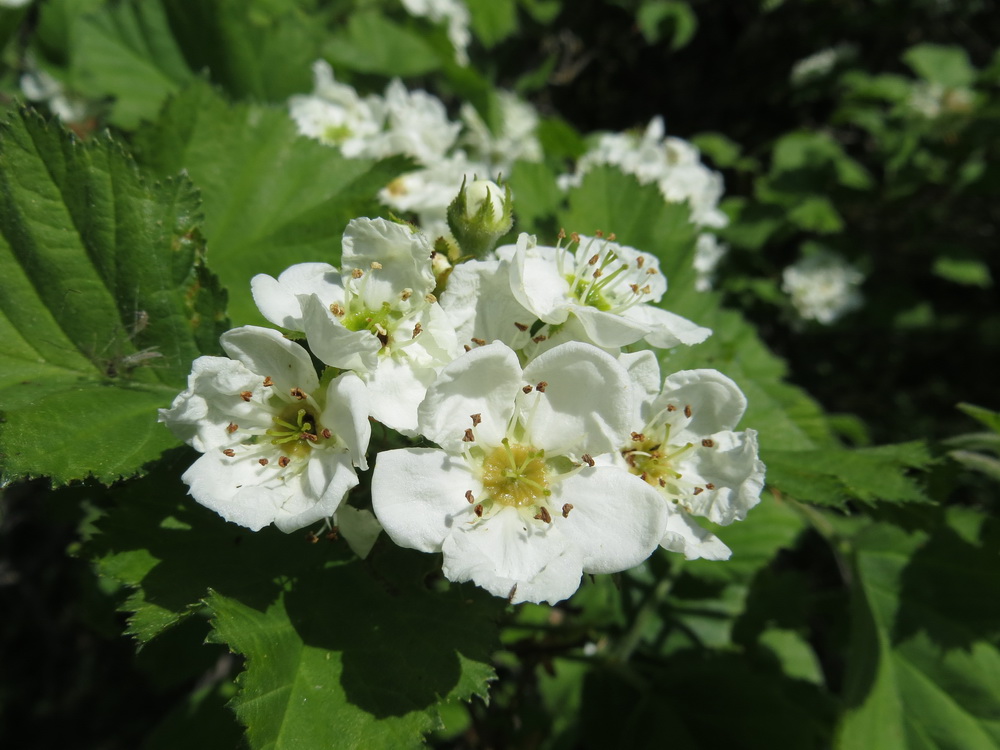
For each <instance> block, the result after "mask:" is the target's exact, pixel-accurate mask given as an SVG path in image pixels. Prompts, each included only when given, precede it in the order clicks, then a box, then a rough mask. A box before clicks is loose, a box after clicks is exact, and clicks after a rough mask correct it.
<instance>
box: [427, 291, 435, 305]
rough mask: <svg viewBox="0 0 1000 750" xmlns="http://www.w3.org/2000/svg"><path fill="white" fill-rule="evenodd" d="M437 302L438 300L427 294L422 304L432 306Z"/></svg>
mask: <svg viewBox="0 0 1000 750" xmlns="http://www.w3.org/2000/svg"><path fill="white" fill-rule="evenodd" d="M437 301H438V298H437V297H435V296H434V295H433V294H430V293H427V294H425V295H424V302H426V303H427V304H428V305H433V304H434V303H435V302H437Z"/></svg>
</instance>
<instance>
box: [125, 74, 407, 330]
mask: <svg viewBox="0 0 1000 750" xmlns="http://www.w3.org/2000/svg"><path fill="white" fill-rule="evenodd" d="M135 146H136V151H137V157H138V159H139V161H140V163H143V164H144V165H146V166H148V167H149V168H150V169H151V170H152V171H153V172H154V173H155V174H159V175H166V174H174V173H176V172H179V171H181V170H185V171H187V173H188V174H190V175H191V177H192V179H193V180H194V181H195V182H196V183H197V184H198V186H199V188H200V189H201V191H202V196H203V199H204V210H205V234H206V238H207V239H208V242H209V246H210V247H211V251H212V269H213V270H214V271H215V272H216V273H218V274H219V276H220V278H221V279H222V280H223V282H224V283H225V284H226V286H227V287H228V288H229V289H230V290H231V293H230V298H231V306H230V311H229V312H230V316H231V317H232V318H233V322H234V323H236V324H243V323H263V322H264V320H263V318H262V317H261V316H260V314H259V313H258V312H257V310H256V308H255V307H254V304H253V299H252V298H251V296H250V279H251V278H252V277H253V276H255V275H256V274H258V273H267V274H271V275H273V276H276V275H277V274H279V273H280V272H281V271H283V270H284V269H285V268H286V267H288V266H289V265H291V264H293V263H299V262H305V261H326V262H329V263H334V264H336V263H337V262H338V261H339V259H340V238H341V235H342V234H343V231H344V227H345V226H346V225H347V222H348V221H350V220H351V219H353V218H355V217H357V216H365V215H375V214H376V213H377V211H378V208H379V206H378V203H377V201H376V200H375V195H376V193H377V191H378V189H379V188H381V187H383V186H385V185H386V184H388V183H389V182H390V181H391V180H392V179H393V178H395V177H396V176H398V175H399V174H401V173H402V172H403V171H405V170H406V168H407V166H408V164H409V163H408V162H407V161H406V160H404V159H390V160H385V161H381V162H374V161H371V160H364V159H346V158H344V157H343V156H341V155H340V152H339V151H338V150H337V149H335V148H331V147H329V146H324V145H321V144H320V143H318V142H316V141H313V140H310V139H307V138H303V137H300V136H298V134H297V132H296V129H295V124H294V123H293V122H292V119H291V117H290V116H289V115H288V113H287V111H285V110H284V109H283V108H277V107H269V106H259V105H249V104H229V103H228V102H226V101H225V100H224V99H223V98H222V97H221V96H220V95H219V94H218V93H217V92H216V91H214V90H213V89H212V88H211V87H210V86H209V85H208V84H206V83H204V82H197V83H195V84H193V85H191V86H190V87H189V88H187V89H186V90H185V91H184V92H182V93H181V94H180V95H178V96H177V97H175V98H173V99H171V100H170V101H169V102H168V103H167V105H166V107H165V108H164V111H163V114H162V116H161V117H160V119H159V121H158V122H157V123H156V124H155V125H150V126H148V127H146V128H144V129H142V130H141V131H140V132H139V133H138V134H137V135H136V140H135Z"/></svg>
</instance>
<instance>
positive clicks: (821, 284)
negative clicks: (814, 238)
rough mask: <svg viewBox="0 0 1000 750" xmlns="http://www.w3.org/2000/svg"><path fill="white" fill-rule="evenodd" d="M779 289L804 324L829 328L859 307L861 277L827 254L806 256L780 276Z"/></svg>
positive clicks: (844, 263)
mask: <svg viewBox="0 0 1000 750" xmlns="http://www.w3.org/2000/svg"><path fill="white" fill-rule="evenodd" d="M781 278H782V283H781V289H782V291H784V292H785V293H786V294H788V295H789V296H790V297H791V299H792V305H794V306H795V309H796V310H797V311H798V313H799V315H800V316H801V317H802V318H803V319H805V320H815V321H817V322H819V323H824V324H830V323H833V322H834V321H836V320H837V319H838V318H840V317H841V316H843V315H844V314H846V313H848V312H850V311H852V310H856V309H857V308H859V307H860V306H861V303H862V297H861V292H860V290H859V287H860V286H861V282H862V281H864V275H863V274H862V273H861V272H860V271H859V270H858V269H856V268H855V267H854V266H852V265H850V264H849V263H848V262H847V261H846V260H844V259H843V258H842V257H841V256H839V255H837V254H835V253H831V252H829V251H825V250H824V251H818V252H815V253H812V254H811V255H807V256H805V257H804V258H802V259H800V260H799V261H797V262H796V263H793V264H792V265H790V266H788V268H786V269H785V270H784V271H782V274H781Z"/></svg>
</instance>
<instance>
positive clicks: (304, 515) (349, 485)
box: [273, 450, 358, 534]
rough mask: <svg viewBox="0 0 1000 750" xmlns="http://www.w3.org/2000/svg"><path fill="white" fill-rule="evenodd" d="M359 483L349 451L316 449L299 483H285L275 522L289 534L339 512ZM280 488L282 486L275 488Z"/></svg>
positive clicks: (277, 490)
mask: <svg viewBox="0 0 1000 750" xmlns="http://www.w3.org/2000/svg"><path fill="white" fill-rule="evenodd" d="M357 486H358V475H357V472H355V471H354V467H353V466H352V465H351V458H350V456H349V455H347V454H346V453H334V452H332V451H325V450H315V451H313V452H312V455H311V456H310V458H309V464H308V465H307V467H306V471H305V472H304V474H303V475H301V482H300V483H299V487H295V485H294V483H289V484H287V485H286V487H285V488H284V489H285V492H284V495H285V497H284V500H283V502H282V503H281V508H280V510H279V512H278V513H277V514H276V515H275V518H274V525H275V526H277V527H278V528H279V529H281V530H282V531H284V532H285V533H286V534H287V533H290V532H292V531H297V530H298V529H302V528H305V527H306V526H309V525H310V524H314V523H316V522H317V521H322V520H323V519H324V518H329V517H330V516H332V515H333V514H334V513H336V511H337V508H339V507H340V504H341V502H342V501H343V499H344V496H345V495H346V494H347V492H348V491H349V490H351V489H353V488H354V487H357ZM273 491H274V492H280V490H279V489H275V490H273Z"/></svg>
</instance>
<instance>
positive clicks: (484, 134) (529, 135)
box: [461, 91, 542, 177]
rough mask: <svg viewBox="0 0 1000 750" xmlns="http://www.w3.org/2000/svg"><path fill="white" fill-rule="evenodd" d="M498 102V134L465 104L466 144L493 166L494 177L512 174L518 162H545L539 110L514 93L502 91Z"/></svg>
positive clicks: (497, 97) (464, 140)
mask: <svg viewBox="0 0 1000 750" xmlns="http://www.w3.org/2000/svg"><path fill="white" fill-rule="evenodd" d="M496 101H497V104H498V105H499V110H500V111H499V115H500V116H499V130H498V132H497V133H495V134H494V133H493V132H492V131H491V130H490V128H489V126H488V125H487V124H486V122H485V121H484V120H483V118H482V117H481V116H480V115H479V113H478V112H477V111H476V108H475V107H473V106H472V105H471V104H469V103H468V102H465V103H463V104H462V110H461V117H462V121H463V122H464V123H465V127H466V133H465V135H464V136H463V138H462V142H463V143H464V144H465V145H466V146H468V148H469V149H470V151H472V153H473V154H475V155H476V156H477V157H478V158H480V159H482V160H484V161H486V162H489V163H490V164H491V165H493V171H492V173H491V176H493V177H496V174H497V173H498V172H499V173H503V174H505V175H507V174H510V171H511V169H512V167H513V165H514V162H516V161H533V162H536V161H541V160H542V144H541V143H540V142H539V140H538V136H537V135H536V131H537V129H538V113H537V112H536V111H535V108H534V107H532V106H531V105H530V104H528V103H527V102H526V101H524V100H522V99H520V98H518V96H517V95H516V94H514V93H512V92H510V91H498V92H497V95H496Z"/></svg>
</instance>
